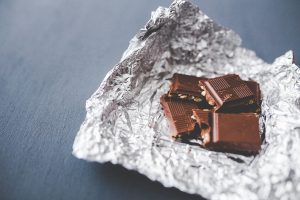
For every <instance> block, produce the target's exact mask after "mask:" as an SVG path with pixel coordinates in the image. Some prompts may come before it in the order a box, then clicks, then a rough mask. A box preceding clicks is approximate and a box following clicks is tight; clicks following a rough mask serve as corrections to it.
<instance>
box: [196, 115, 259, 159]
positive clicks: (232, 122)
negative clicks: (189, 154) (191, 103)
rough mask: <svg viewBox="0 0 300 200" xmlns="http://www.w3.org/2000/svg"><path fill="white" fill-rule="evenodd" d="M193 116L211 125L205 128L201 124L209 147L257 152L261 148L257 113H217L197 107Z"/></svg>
mask: <svg viewBox="0 0 300 200" xmlns="http://www.w3.org/2000/svg"><path fill="white" fill-rule="evenodd" d="M193 116H194V117H195V119H196V120H197V122H198V123H199V122H200V123H201V124H205V125H206V126H209V129H203V125H200V128H201V129H202V130H204V132H203V131H201V136H202V137H204V138H203V142H204V146H205V147H207V148H209V149H213V150H217V151H223V152H232V153H248V154H253V153H254V154H255V153H258V151H259V150H260V148H261V147H260V144H261V140H260V135H259V122H258V115H257V114H255V113H216V112H211V111H208V112H203V111H201V110H198V109H197V110H193ZM207 123H208V124H207ZM207 130H209V131H210V132H209V134H208V133H207ZM205 131H206V132H205Z"/></svg>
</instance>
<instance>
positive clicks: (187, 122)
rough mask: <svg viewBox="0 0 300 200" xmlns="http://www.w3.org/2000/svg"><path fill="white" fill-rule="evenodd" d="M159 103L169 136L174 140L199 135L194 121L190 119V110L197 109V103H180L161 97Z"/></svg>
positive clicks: (165, 96)
mask: <svg viewBox="0 0 300 200" xmlns="http://www.w3.org/2000/svg"><path fill="white" fill-rule="evenodd" d="M160 103H161V105H162V107H163V110H164V113H165V116H166V118H167V120H168V123H169V126H170V132H171V135H172V136H173V137H174V138H179V137H182V136H183V135H195V134H196V135H199V134H200V131H199V130H197V128H196V121H195V120H193V119H192V115H193V112H192V109H197V108H198V103H197V102H193V101H180V100H178V99H172V98H169V97H168V96H167V95H163V96H162V97H161V98H160Z"/></svg>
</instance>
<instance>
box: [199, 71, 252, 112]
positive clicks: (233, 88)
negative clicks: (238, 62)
mask: <svg viewBox="0 0 300 200" xmlns="http://www.w3.org/2000/svg"><path fill="white" fill-rule="evenodd" d="M199 85H200V87H201V88H202V89H203V90H204V93H202V94H204V96H205V97H206V100H207V102H208V103H209V104H210V105H213V106H215V110H216V111H217V112H241V111H242V110H243V109H246V108H249V105H252V104H254V107H255V109H256V107H257V106H255V105H257V104H256V103H255V102H256V96H255V95H254V94H253V92H252V91H251V89H250V88H249V87H248V85H247V83H246V82H244V81H243V80H241V78H240V77H239V76H238V75H235V74H229V75H225V76H221V77H217V78H212V79H208V80H200V81H199ZM252 106H253V105H252Z"/></svg>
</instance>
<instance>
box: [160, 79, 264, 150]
mask: <svg viewBox="0 0 300 200" xmlns="http://www.w3.org/2000/svg"><path fill="white" fill-rule="evenodd" d="M261 102H262V99H261V91H260V88H259V84H258V83H256V82H255V81H243V80H242V79H241V78H240V77H239V76H238V75H236V74H229V75H225V76H221V77H217V78H212V79H207V78H203V77H195V76H189V75H183V74H174V76H173V78H172V83H171V86H170V90H169V92H168V93H167V94H165V95H163V96H162V97H161V99H160V103H161V105H162V107H163V109H164V113H165V116H166V118H167V120H168V123H169V126H170V130H171V134H172V136H173V137H174V138H176V139H177V138H180V140H181V141H185V142H187V143H189V140H190V139H201V140H202V144H203V145H202V146H203V147H204V148H207V149H211V150H214V151H222V152H232V153H242V154H256V153H258V152H259V150H260V144H261V139H260V134H259V122H258V113H260V107H261Z"/></svg>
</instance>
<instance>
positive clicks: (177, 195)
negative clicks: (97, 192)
mask: <svg viewBox="0 0 300 200" xmlns="http://www.w3.org/2000/svg"><path fill="white" fill-rule="evenodd" d="M92 168H93V169H94V170H95V171H96V173H95V174H96V176H97V178H98V179H99V180H100V179H101V182H102V184H103V181H107V182H108V184H110V185H111V184H113V188H114V189H115V190H116V191H117V192H116V193H118V195H122V196H121V197H119V198H122V199H131V200H133V199H141V196H143V195H145V196H143V199H144V200H146V199H149V200H150V199H151V200H152V199H156V200H158V199H164V200H165V199H172V200H177V199H178V200H179V199H180V200H182V199H189V200H194V199H195V200H196V199H197V200H205V199H204V198H202V197H201V196H198V195H190V194H187V193H184V192H181V191H180V190H178V189H176V188H165V187H164V186H163V185H162V184H161V183H159V182H157V181H151V180H150V179H148V178H147V177H146V176H144V175H142V174H139V173H138V172H135V171H130V170H127V169H125V168H123V167H122V166H120V165H113V164H111V163H106V164H98V163H92ZM103 179H106V180H103ZM110 187H111V186H110ZM118 195H117V196H118ZM117 196H116V197H117Z"/></svg>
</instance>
